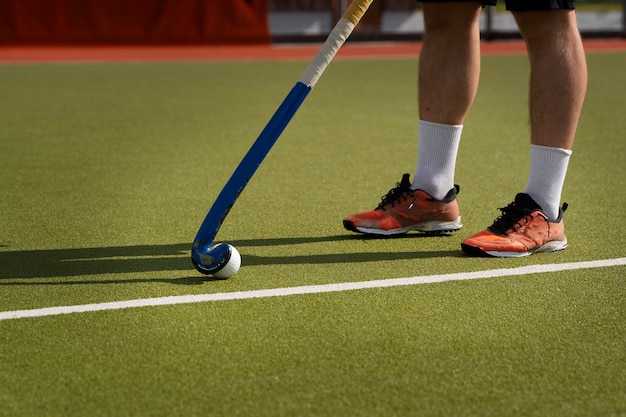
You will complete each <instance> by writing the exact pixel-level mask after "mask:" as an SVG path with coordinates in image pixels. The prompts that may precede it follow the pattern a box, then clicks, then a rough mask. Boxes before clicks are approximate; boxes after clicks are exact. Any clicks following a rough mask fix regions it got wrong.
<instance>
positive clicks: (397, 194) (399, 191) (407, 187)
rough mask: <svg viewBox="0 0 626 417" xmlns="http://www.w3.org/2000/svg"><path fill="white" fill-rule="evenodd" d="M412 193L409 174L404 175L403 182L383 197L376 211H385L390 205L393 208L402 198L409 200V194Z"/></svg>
mask: <svg viewBox="0 0 626 417" xmlns="http://www.w3.org/2000/svg"><path fill="white" fill-rule="evenodd" d="M412 192H413V190H411V182H410V181H409V174H404V175H403V176H402V180H401V181H400V182H399V183H397V184H396V187H394V188H392V189H391V190H389V192H388V193H387V194H386V195H384V196H382V198H381V199H380V200H381V201H380V203H379V204H378V207H376V210H385V207H386V206H388V205H389V204H391V206H392V207H393V206H394V205H395V203H396V202H397V201H398V200H400V199H401V198H407V197H406V196H407V194H410V193H412Z"/></svg>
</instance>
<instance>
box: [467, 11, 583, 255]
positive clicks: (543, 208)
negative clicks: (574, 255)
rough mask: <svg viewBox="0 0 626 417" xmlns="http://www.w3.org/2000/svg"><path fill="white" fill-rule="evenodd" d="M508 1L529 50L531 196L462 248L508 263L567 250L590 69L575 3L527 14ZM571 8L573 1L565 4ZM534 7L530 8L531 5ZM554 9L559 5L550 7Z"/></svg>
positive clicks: (526, 192) (518, 201) (525, 195)
mask: <svg viewBox="0 0 626 417" xmlns="http://www.w3.org/2000/svg"><path fill="white" fill-rule="evenodd" d="M515 3H519V4H517V6H520V7H521V8H523V7H524V3H523V2H519V1H518V2H515V1H509V2H508V3H507V4H508V5H509V6H511V5H513V8H514V10H516V11H514V15H515V18H516V21H517V23H518V25H519V27H520V31H521V33H522V34H523V36H524V39H525V40H526V44H527V46H528V52H529V59H530V66H531V83H530V104H529V106H530V123H531V167H530V174H529V178H528V182H527V185H526V189H525V190H524V193H520V194H518V195H517V196H516V198H515V201H514V202H513V203H511V204H510V205H509V206H507V207H505V208H503V209H501V210H502V216H500V217H499V218H498V219H497V220H496V221H495V222H494V224H493V225H491V226H490V227H489V228H487V229H486V230H484V231H482V232H480V233H478V234H476V235H474V236H471V237H469V238H468V239H466V240H465V241H464V242H463V244H462V245H461V246H462V248H463V250H464V251H465V252H467V253H470V254H477V255H485V254H486V255H491V256H502V257H509V256H510V257H518V256H527V255H530V254H532V253H535V252H548V251H556V250H561V249H565V248H566V247H567V239H566V237H565V233H564V228H563V212H564V210H565V209H566V208H567V205H566V204H564V205H563V207H561V208H559V205H560V198H561V191H562V187H563V182H564V180H565V174H566V171H567V166H568V162H569V157H570V155H571V148H572V144H573V142H574V136H575V133H576V127H577V124H578V119H579V116H580V112H581V109H582V103H583V100H584V95H585V90H586V84H587V69H586V62H585V55H584V51H583V47H582V42H581V39H580V35H579V33H578V28H577V25H576V19H575V15H574V10H573V3H572V4H562V5H560V6H559V7H565V8H564V9H558V10H532V11H521V10H517V9H515V6H516V4H515ZM564 3H567V2H564ZM527 4H528V3H526V5H527ZM545 4H546V7H551V6H550V5H552V4H553V2H546V3H545Z"/></svg>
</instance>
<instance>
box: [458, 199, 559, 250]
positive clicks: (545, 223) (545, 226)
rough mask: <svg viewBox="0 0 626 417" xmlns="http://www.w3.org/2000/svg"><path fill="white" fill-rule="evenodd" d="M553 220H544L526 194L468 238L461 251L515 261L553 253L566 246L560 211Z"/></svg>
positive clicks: (539, 208) (536, 205)
mask: <svg viewBox="0 0 626 417" xmlns="http://www.w3.org/2000/svg"><path fill="white" fill-rule="evenodd" d="M566 209H567V203H565V204H563V207H562V208H561V209H560V210H559V218H558V219H557V220H556V221H550V220H548V217H547V216H546V215H545V214H544V213H543V211H541V207H539V205H538V204H537V203H536V202H535V200H533V199H532V198H531V197H530V196H529V195H528V194H524V193H520V194H518V195H517V196H516V197H515V201H514V202H513V203H511V204H509V205H508V206H507V207H504V208H501V209H500V210H501V211H502V215H501V216H500V217H498V218H497V219H496V221H495V222H494V223H493V224H492V225H491V226H489V227H488V228H487V229H486V230H483V231H482V232H479V233H476V234H475V235H473V236H470V237H468V238H467V239H465V240H464V241H463V243H461V249H463V251H464V252H465V253H467V254H468V255H475V256H497V257H508V258H518V257H522V256H528V255H532V254H533V253H537V252H555V251H559V250H563V249H565V248H566V247H567V239H566V238H565V232H564V228H563V212H564V211H565V210H566Z"/></svg>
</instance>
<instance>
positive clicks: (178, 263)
mask: <svg viewBox="0 0 626 417" xmlns="http://www.w3.org/2000/svg"><path fill="white" fill-rule="evenodd" d="M421 237H424V235H420V234H415V235H406V236H404V237H400V238H404V239H413V238H421ZM377 239H380V238H371V237H367V236H362V235H339V236H322V237H294V238H270V239H249V240H234V241H230V242H229V243H231V244H233V245H234V246H236V247H238V248H240V249H241V248H243V247H253V246H281V245H297V244H305V243H316V242H332V241H354V240H377ZM395 239H398V238H395ZM190 247H191V245H190V244H182V243H181V244H169V245H139V246H117V247H103V248H76V249H42V250H26V251H0V285H23V284H24V282H23V281H20V282H19V283H16V282H2V280H12V279H29V278H31V279H34V278H52V277H74V276H84V275H105V274H128V273H146V272H162V271H185V270H189V271H190V276H189V277H186V278H172V279H160V278H154V279H141V278H138V279H110V280H106V279H104V280H98V281H97V282H98V283H105V284H106V283H109V284H113V283H115V284H120V283H138V282H167V283H174V284H179V285H195V284H199V283H202V282H204V281H207V280H211V277H208V276H204V275H200V274H199V273H197V272H196V271H195V269H194V268H193V266H192V264H191V260H190V257H189V254H190ZM372 249H374V248H372ZM456 256H460V253H459V252H457V251H436V252H375V251H374V252H359V253H336V254H314V255H301V256H297V255H296V256H289V257H285V256H255V255H246V254H245V252H244V254H243V257H244V264H245V265H247V266H258V265H296V264H333V263H362V262H377V261H390V260H401V259H423V258H433V257H456ZM191 274H193V275H191ZM80 283H94V281H64V282H63V284H64V285H68V284H69V285H71V284H80ZM38 284H50V282H38Z"/></svg>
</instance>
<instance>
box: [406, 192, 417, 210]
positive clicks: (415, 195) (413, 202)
mask: <svg viewBox="0 0 626 417" xmlns="http://www.w3.org/2000/svg"><path fill="white" fill-rule="evenodd" d="M419 195H420V192H419V191H418V192H417V193H415V194H413V196H414V197H413V200H411V203H409V207H408V208H407V210H411V209H412V208H413V206H414V205H415V202H416V201H417V198H418V197H419Z"/></svg>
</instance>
